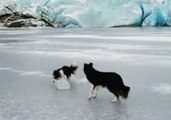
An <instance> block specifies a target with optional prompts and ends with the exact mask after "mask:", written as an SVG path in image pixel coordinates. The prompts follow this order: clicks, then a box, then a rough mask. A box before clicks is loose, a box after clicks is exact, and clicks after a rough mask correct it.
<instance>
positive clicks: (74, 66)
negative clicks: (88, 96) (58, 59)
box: [70, 64, 78, 74]
mask: <svg viewBox="0 0 171 120" xmlns="http://www.w3.org/2000/svg"><path fill="white" fill-rule="evenodd" d="M77 68H78V66H77V65H74V64H72V65H71V66H70V70H71V73H72V74H75V71H76V70H77Z"/></svg>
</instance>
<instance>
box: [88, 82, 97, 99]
mask: <svg viewBox="0 0 171 120" xmlns="http://www.w3.org/2000/svg"><path fill="white" fill-rule="evenodd" d="M95 88H96V87H95V86H94V85H92V88H91V90H90V95H89V97H88V100H91V98H92V97H93V94H94V89H95Z"/></svg>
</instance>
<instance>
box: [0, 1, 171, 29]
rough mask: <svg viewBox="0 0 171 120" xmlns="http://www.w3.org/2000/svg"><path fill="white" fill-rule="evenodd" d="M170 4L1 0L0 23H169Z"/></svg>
mask: <svg viewBox="0 0 171 120" xmlns="http://www.w3.org/2000/svg"><path fill="white" fill-rule="evenodd" d="M170 6H171V0H120V1H118V0H6V1H4V0H0V26H6V27H10V26H11V27H13V26H14V27H15V26H17V25H18V24H19V25H20V26H22V25H23V26H33V27H34V26H51V27H60V28H61V27H67V28H75V27H83V28H110V27H124V26H133V27H138V26H144V27H149V26H150V27H154V26H170V25H171V8H170ZM11 16H12V17H11ZM14 16H15V17H14ZM20 21H21V22H20ZM32 21H34V23H33V22H32ZM36 21H37V23H36ZM19 25H18V26H19Z"/></svg>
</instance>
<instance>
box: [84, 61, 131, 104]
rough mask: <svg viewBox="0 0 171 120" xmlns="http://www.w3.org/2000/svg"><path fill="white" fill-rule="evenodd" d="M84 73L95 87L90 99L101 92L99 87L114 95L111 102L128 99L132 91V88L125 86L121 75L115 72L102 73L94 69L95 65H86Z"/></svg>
mask: <svg viewBox="0 0 171 120" xmlns="http://www.w3.org/2000/svg"><path fill="white" fill-rule="evenodd" d="M84 73H85V75H86V77H87V79H88V81H89V82H90V83H91V84H92V85H93V87H92V89H91V91H90V97H89V100H90V99H91V98H95V97H96V96H97V95H98V92H99V86H102V87H107V89H108V90H109V91H110V92H112V93H113V94H114V98H113V99H112V101H111V102H116V101H117V100H119V97H120V96H121V97H122V98H124V99H126V98H127V97H128V93H129V91H130V87H128V86H125V85H124V83H123V81H122V78H121V76H120V75H119V74H117V73H114V72H100V71H97V70H96V69H94V68H93V63H89V64H86V63H84Z"/></svg>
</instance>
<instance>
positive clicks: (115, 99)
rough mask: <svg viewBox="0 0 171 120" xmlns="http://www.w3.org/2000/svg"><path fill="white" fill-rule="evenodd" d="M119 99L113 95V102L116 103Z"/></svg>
mask: <svg viewBox="0 0 171 120" xmlns="http://www.w3.org/2000/svg"><path fill="white" fill-rule="evenodd" d="M117 100H118V99H117V97H116V96H115V95H114V96H113V99H112V100H111V102H112V103H115V102H117Z"/></svg>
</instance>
